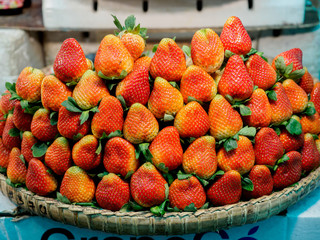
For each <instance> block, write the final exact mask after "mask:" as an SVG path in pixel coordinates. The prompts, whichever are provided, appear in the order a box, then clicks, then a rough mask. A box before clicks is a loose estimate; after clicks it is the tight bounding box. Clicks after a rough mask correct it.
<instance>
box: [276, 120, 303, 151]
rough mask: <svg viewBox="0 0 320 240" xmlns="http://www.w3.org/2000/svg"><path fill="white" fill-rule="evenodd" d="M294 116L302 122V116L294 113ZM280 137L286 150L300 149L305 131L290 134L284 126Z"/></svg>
mask: <svg viewBox="0 0 320 240" xmlns="http://www.w3.org/2000/svg"><path fill="white" fill-rule="evenodd" d="M292 118H294V119H295V120H297V121H298V122H300V118H299V117H298V116H296V115H293V116H292ZM279 137H280V141H281V142H282V145H283V147H284V149H285V152H290V151H298V150H299V149H300V148H301V147H302V146H303V143H304V133H303V131H302V133H301V134H300V135H293V134H290V133H289V132H288V130H287V129H285V128H282V129H281V133H280V135H279Z"/></svg>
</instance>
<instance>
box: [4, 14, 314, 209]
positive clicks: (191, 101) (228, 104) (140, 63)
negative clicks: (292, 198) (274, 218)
mask: <svg viewBox="0 0 320 240" xmlns="http://www.w3.org/2000/svg"><path fill="white" fill-rule="evenodd" d="M114 23H115V24H116V26H117V27H118V29H119V31H118V32H116V33H115V35H113V34H109V35H107V36H105V37H104V38H103V40H102V41H101V44H100V46H99V49H98V51H97V53H96V56H95V60H94V64H93V62H91V61H90V60H88V59H86V57H85V55H84V52H83V50H82V48H81V46H80V45H79V43H78V42H77V41H76V40H75V39H72V38H71V39H66V40H65V41H64V42H63V43H62V46H61V48H60V50H59V52H58V54H57V56H56V59H55V62H54V65H53V71H54V74H51V75H47V76H46V75H45V74H44V73H43V72H42V71H41V70H38V69H35V68H32V67H26V68H25V69H23V71H22V72H21V73H20V75H19V77H18V79H17V82H16V83H13V84H11V83H6V88H7V89H8V90H7V91H6V92H5V93H4V94H3V95H2V97H1V100H0V109H1V113H0V114H1V115H0V118H1V122H0V133H1V136H2V137H1V138H0V166H1V168H0V170H1V172H4V173H6V175H7V177H8V181H7V182H8V183H9V184H11V185H12V186H15V187H18V186H24V185H25V187H26V188H27V189H28V190H30V191H32V192H34V193H35V194H38V195H41V196H48V197H57V199H58V200H59V201H62V202H66V203H73V204H82V205H90V206H95V207H98V208H104V209H109V210H112V211H118V210H121V211H132V210H146V209H150V211H151V212H152V213H154V214H156V215H163V214H164V213H165V211H183V210H184V211H196V210H197V209H200V208H208V207H209V206H221V205H226V204H232V203H237V202H238V201H240V200H248V199H250V198H258V197H261V196H263V195H268V194H271V193H272V192H273V191H278V190H281V189H283V188H285V187H288V186H291V185H293V184H295V183H296V182H298V181H299V180H300V178H301V177H304V176H306V175H307V174H308V173H310V172H311V171H313V170H315V169H316V168H317V167H318V166H319V164H320V153H319V151H320V140H317V139H318V136H317V135H319V133H320V116H319V113H320V83H316V84H314V81H313V78H312V76H311V75H310V73H308V71H307V69H306V68H304V67H303V65H302V51H301V50H300V49H299V48H294V49H291V50H288V51H285V52H282V53H280V54H279V55H278V56H276V57H275V58H274V59H273V61H272V64H271V65H270V64H269V63H268V61H267V59H266V58H265V57H263V53H262V52H258V51H257V50H255V49H253V48H252V46H251V39H250V37H249V35H248V33H247V31H246V30H245V28H244V27H243V25H242V23H241V21H240V19H239V18H237V17H230V18H228V19H227V21H226V23H225V25H224V27H223V30H222V33H221V35H220V36H218V35H217V34H216V33H215V32H214V31H213V30H211V29H208V28H207V29H201V30H198V31H197V32H195V34H194V36H193V38H192V41H191V46H190V47H188V46H183V48H182V49H180V48H179V46H178V45H177V43H176V42H175V40H174V39H169V38H164V39H162V40H161V41H160V43H159V44H158V45H156V46H155V47H154V49H153V50H154V56H153V57H152V58H150V57H149V56H142V53H143V52H144V50H145V39H146V29H145V28H141V27H140V25H137V26H136V25H135V18H134V16H129V17H128V18H127V19H126V20H125V26H122V25H121V24H120V22H119V21H118V19H117V18H116V17H114Z"/></svg>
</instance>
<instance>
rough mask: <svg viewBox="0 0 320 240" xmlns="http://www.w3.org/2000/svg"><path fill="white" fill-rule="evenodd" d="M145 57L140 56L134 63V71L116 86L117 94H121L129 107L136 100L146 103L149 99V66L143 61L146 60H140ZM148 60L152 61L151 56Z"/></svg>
mask: <svg viewBox="0 0 320 240" xmlns="http://www.w3.org/2000/svg"><path fill="white" fill-rule="evenodd" d="M143 58H145V57H142V58H139V59H138V60H137V61H136V62H135V63H134V65H133V66H134V69H133V71H132V72H131V73H129V75H128V76H126V77H125V78H124V79H123V80H122V81H121V82H119V83H118V85H117V88H116V96H119V95H121V96H122V97H123V99H124V100H125V102H126V105H127V106H129V107H130V106H131V105H132V104H134V103H136V102H137V103H141V104H142V105H145V104H146V103H147V102H148V99H149V95H150V85H149V71H148V68H149V67H147V66H146V65H147V64H148V63H144V62H143V61H144V60H141V61H139V60H140V59H143ZM148 58H149V57H148ZM138 61H139V62H138ZM148 61H151V58H150V60H148ZM137 62H138V63H137ZM149 65H150V62H149Z"/></svg>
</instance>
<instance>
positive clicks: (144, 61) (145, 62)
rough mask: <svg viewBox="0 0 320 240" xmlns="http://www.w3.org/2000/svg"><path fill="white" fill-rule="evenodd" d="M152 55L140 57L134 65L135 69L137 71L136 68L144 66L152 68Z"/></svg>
mask: <svg viewBox="0 0 320 240" xmlns="http://www.w3.org/2000/svg"><path fill="white" fill-rule="evenodd" d="M151 59H152V58H151V57H149V56H143V57H140V58H138V59H137V60H135V61H134V65H133V70H132V71H135V70H136V69H138V68H140V67H144V68H147V69H148V70H149V68H150V64H151Z"/></svg>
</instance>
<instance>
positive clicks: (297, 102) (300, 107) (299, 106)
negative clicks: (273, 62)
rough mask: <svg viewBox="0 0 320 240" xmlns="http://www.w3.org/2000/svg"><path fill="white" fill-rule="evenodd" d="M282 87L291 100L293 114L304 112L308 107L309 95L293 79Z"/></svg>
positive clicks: (288, 80) (285, 82)
mask: <svg viewBox="0 0 320 240" xmlns="http://www.w3.org/2000/svg"><path fill="white" fill-rule="evenodd" d="M282 86H283V88H284V90H285V92H286V95H287V96H288V98H289V100H290V103H291V106H292V111H293V113H294V114H295V113H300V112H303V111H304V110H305V109H306V107H307V105H308V95H307V93H306V92H305V91H304V90H303V89H302V88H301V87H299V85H298V84H296V82H295V81H293V80H292V79H287V80H285V81H284V82H283V83H282Z"/></svg>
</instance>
